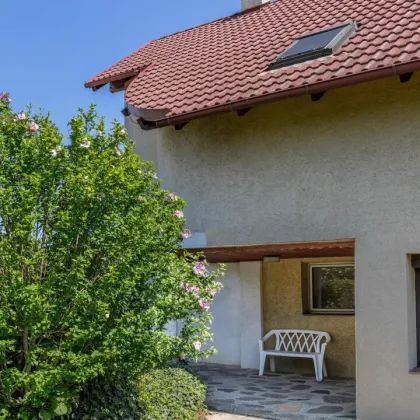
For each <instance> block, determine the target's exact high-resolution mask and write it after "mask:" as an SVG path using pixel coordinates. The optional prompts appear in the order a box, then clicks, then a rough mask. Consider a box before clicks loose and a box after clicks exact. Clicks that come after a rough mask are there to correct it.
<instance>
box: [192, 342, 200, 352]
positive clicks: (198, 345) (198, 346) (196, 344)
mask: <svg viewBox="0 0 420 420" xmlns="http://www.w3.org/2000/svg"><path fill="white" fill-rule="evenodd" d="M192 345H193V346H194V348H195V349H196V350H197V351H200V349H201V343H200V342H199V341H193V343H192Z"/></svg>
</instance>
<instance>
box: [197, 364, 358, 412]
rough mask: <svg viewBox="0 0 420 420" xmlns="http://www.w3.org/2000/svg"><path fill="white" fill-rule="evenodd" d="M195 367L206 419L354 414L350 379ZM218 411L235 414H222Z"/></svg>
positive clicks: (354, 402) (354, 399) (231, 368)
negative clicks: (204, 391) (205, 390)
mask: <svg viewBox="0 0 420 420" xmlns="http://www.w3.org/2000/svg"><path fill="white" fill-rule="evenodd" d="M194 369H195V371H196V372H197V373H198V375H199V376H200V378H201V379H202V380H203V381H204V382H205V383H206V385H207V387H208V393H207V404H208V406H209V409H210V410H214V411H216V414H214V415H212V416H209V419H210V420H222V419H223V420H234V419H235V420H239V419H243V418H244V419H245V418H247V419H248V420H249V417H242V416H251V417H253V418H263V419H272V420H330V419H355V418H356V397H355V391H356V389H355V388H356V384H355V381H354V380H352V379H342V378H326V379H324V381H322V382H317V381H316V380H315V378H314V377H313V375H299V374H290V373H288V374H281V373H274V374H273V373H269V372H266V373H265V374H264V376H263V377H260V376H258V372H257V371H256V370H254V369H240V368H237V367H227V366H221V365H210V364H197V365H195V366H194ZM221 413H230V414H238V415H239V416H237V417H229V416H228V417H223V416H221Z"/></svg>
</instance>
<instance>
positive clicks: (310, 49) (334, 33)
mask: <svg viewBox="0 0 420 420" xmlns="http://www.w3.org/2000/svg"><path fill="white" fill-rule="evenodd" d="M356 29H357V23H356V22H351V23H346V24H344V25H340V26H335V27H333V28H329V29H324V30H322V31H317V32H312V33H310V34H306V35H304V36H301V37H299V38H297V39H296V41H295V42H294V43H293V44H292V45H291V46H290V47H289V48H287V50H286V51H284V52H283V53H281V54H280V55H279V56H278V57H277V58H276V59H275V60H274V61H273V62H272V63H271V64H270V66H269V70H273V69H278V68H280V67H286V66H290V65H292V64H298V63H303V62H305V61H308V60H314V59H315V58H319V57H325V56H327V55H332V54H334V53H335V52H336V51H337V50H338V49H339V48H340V47H341V46H342V45H343V44H344V43H345V42H346V41H347V40H348V39H349V38H350V36H351V35H353V33H354V31H355V30H356Z"/></svg>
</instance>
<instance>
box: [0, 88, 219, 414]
mask: <svg viewBox="0 0 420 420" xmlns="http://www.w3.org/2000/svg"><path fill="white" fill-rule="evenodd" d="M69 127H70V129H69V134H68V139H67V141H66V142H65V143H64V142H63V135H62V134H61V133H60V132H59V130H58V128H57V127H56V126H55V124H53V122H52V121H51V119H50V116H49V115H42V114H37V115H34V114H32V113H31V110H30V109H28V110H27V112H25V113H23V112H19V113H16V112H14V111H13V109H12V108H11V106H10V98H9V96H8V95H7V94H0V418H2V417H3V418H5V417H6V418H7V411H9V412H10V413H11V412H13V413H16V412H17V413H19V414H18V415H19V416H20V418H23V419H25V418H33V417H36V416H39V417H40V418H42V419H44V420H45V419H48V418H50V417H51V416H63V415H66V414H67V413H69V411H70V410H71V401H72V400H73V399H74V397H75V395H77V393H78V392H79V391H80V390H81V389H83V386H84V384H86V383H90V382H91V381H93V380H95V379H96V378H98V377H101V376H102V377H112V374H113V373H114V372H118V373H119V374H121V375H123V376H125V377H127V378H130V377H136V378H137V377H138V375H139V374H141V373H142V372H145V371H148V370H149V369H151V368H153V367H156V366H164V365H166V363H167V361H168V360H171V359H173V358H175V357H178V356H179V355H181V354H189V355H192V356H193V357H195V356H201V355H207V354H209V352H208V351H205V352H202V351H201V350H200V349H201V344H202V343H203V342H204V341H206V340H207V339H209V338H210V333H209V328H208V324H209V321H210V320H211V314H210V312H209V311H208V308H209V304H210V302H211V300H212V298H213V295H214V293H215V292H216V291H217V290H218V288H219V287H220V285H219V283H217V282H216V278H217V277H218V276H219V274H220V273H219V272H208V270H207V268H206V264H205V262H202V261H199V260H198V257H193V256H191V255H182V256H179V255H178V251H179V248H180V246H181V240H182V237H185V236H188V234H189V232H188V231H186V230H184V226H185V219H184V215H183V213H182V211H181V209H182V208H183V206H184V205H185V202H184V201H183V200H182V199H181V198H179V197H177V196H176V195H175V194H173V193H169V191H165V190H163V189H162V188H161V186H160V181H159V180H158V178H157V176H156V174H155V170H154V168H153V165H152V164H151V163H150V162H144V161H142V160H141V159H140V157H139V156H138V155H137V154H136V153H135V152H134V142H133V141H131V140H129V139H128V138H127V135H126V132H125V130H124V128H123V126H122V125H121V124H119V123H118V122H114V124H113V125H112V126H111V127H110V128H109V129H107V127H106V126H105V122H104V120H103V119H102V118H100V117H98V115H97V114H96V112H95V109H94V107H91V108H90V109H89V110H87V111H83V110H79V114H78V115H77V116H76V117H74V118H73V119H72V120H71V122H70V123H69ZM171 320H181V321H182V322H183V325H184V327H183V329H182V331H181V333H180V335H179V336H178V337H172V336H169V335H168V334H166V332H165V326H166V325H167V323H168V322H169V321H171ZM210 352H211V350H210ZM15 418H16V417H15Z"/></svg>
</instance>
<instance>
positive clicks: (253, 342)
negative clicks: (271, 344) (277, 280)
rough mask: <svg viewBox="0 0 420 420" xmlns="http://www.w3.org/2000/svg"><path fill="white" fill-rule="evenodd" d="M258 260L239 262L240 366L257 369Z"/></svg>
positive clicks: (259, 331)
mask: <svg viewBox="0 0 420 420" xmlns="http://www.w3.org/2000/svg"><path fill="white" fill-rule="evenodd" d="M261 265H262V263H261V262H260V261H252V262H245V261H241V262H240V264H239V272H240V275H241V285H242V287H241V296H240V300H241V302H240V309H241V311H240V314H241V315H240V317H241V367H243V368H252V369H258V368H259V365H260V356H259V350H258V342H257V340H258V339H260V338H261V337H262V336H263V334H262V299H261V276H262V267H261Z"/></svg>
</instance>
